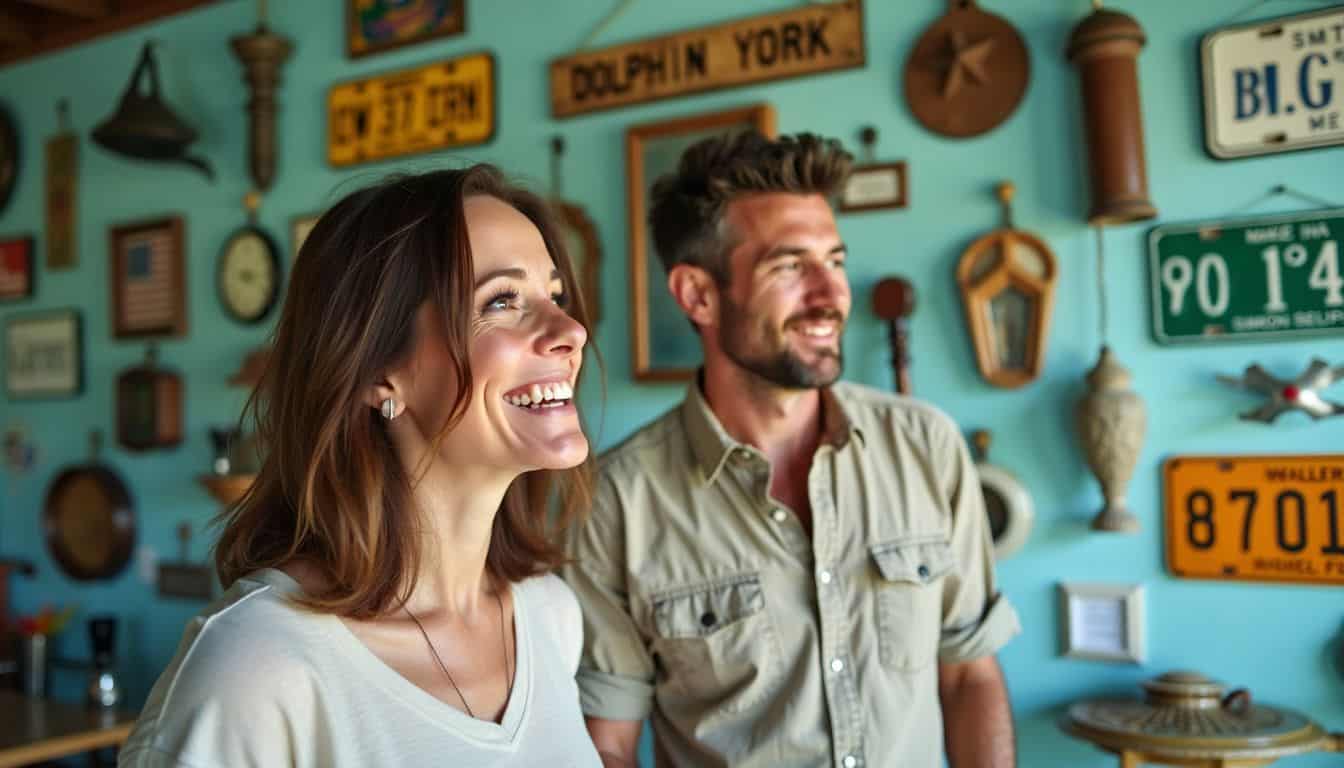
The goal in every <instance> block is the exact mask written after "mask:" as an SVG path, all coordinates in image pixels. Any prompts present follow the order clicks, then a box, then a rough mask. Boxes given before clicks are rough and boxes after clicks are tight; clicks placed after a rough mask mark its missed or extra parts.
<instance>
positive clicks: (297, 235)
mask: <svg viewBox="0 0 1344 768" xmlns="http://www.w3.org/2000/svg"><path fill="white" fill-rule="evenodd" d="M320 218H322V214H320V213H306V214H304V215H302V216H295V217H294V218H292V219H290V220H289V244H290V250H289V261H290V263H291V264H292V263H294V261H295V260H296V259H298V258H299V249H300V248H302V247H303V241H304V240H307V239H308V233H309V232H312V231H313V227H314V226H316V225H317V220H318V219H320Z"/></svg>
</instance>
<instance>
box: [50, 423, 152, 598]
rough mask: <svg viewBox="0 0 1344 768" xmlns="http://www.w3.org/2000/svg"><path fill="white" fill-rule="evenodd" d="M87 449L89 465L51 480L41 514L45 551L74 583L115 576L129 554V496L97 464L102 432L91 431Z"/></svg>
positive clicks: (131, 545) (132, 514)
mask: <svg viewBox="0 0 1344 768" xmlns="http://www.w3.org/2000/svg"><path fill="white" fill-rule="evenodd" d="M89 445H90V448H89V454H90V455H89V463H87V464H82V465H76V466H73V467H68V468H66V469H65V470H64V471H62V472H61V473H60V474H58V475H57V476H56V479H55V480H52V482H51V486H50V487H49V488H48V489H47V499H46V504H45V506H44V507H43V511H42V530H43V532H44V533H45V534H46V539H47V549H48V550H50V552H51V556H52V557H53V558H54V559H55V560H56V563H57V564H58V565H59V566H60V567H61V570H62V571H64V572H65V574H66V575H67V576H69V577H70V578H72V579H75V580H77V581H90V580H94V579H110V578H112V577H113V576H116V575H117V574H118V573H120V572H121V570H122V569H123V568H125V567H126V564H127V563H128V562H130V559H131V552H132V551H133V550H134V549H135V505H134V502H133V501H132V500H131V492H130V491H129V490H128V489H127V488H126V484H125V483H123V482H122V481H121V478H120V477H119V476H118V475H117V473H116V472H115V471H113V470H112V468H111V467H109V466H107V465H106V464H102V463H101V462H100V453H101V451H102V433H100V432H98V431H97V430H94V431H93V432H92V433H91V434H90V436H89Z"/></svg>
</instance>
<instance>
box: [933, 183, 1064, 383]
mask: <svg viewBox="0 0 1344 768" xmlns="http://www.w3.org/2000/svg"><path fill="white" fill-rule="evenodd" d="M996 191H997V194H998V198H999V202H1000V203H1001V204H1002V206H1003V228H1002V229H996V230H994V231H992V232H990V233H989V234H986V235H984V236H982V237H981V238H980V239H978V240H976V241H975V242H974V243H971V245H970V247H968V248H967V249H966V250H965V251H964V252H963V253H962V255H961V259H960V260H959V261H958V262H957V287H958V289H959V290H960V292H961V303H962V307H963V308H964V309H965V312H966V328H967V330H968V331H969V332H970V335H971V342H972V343H973V344H974V345H975V362H976V366H977V367H978V368H979V369H980V375H981V376H983V377H984V379H985V380H986V381H988V382H989V383H990V384H993V385H994V386H996V387H1005V388H1010V389H1011V388H1015V387H1020V386H1022V385H1024V384H1026V383H1028V382H1031V381H1034V380H1035V379H1036V377H1037V376H1040V374H1041V367H1042V365H1044V363H1045V350H1046V344H1047V341H1048V339H1049V335H1050V317H1051V314H1052V312H1053V309H1054V303H1055V283H1056V282H1057V280H1058V279H1059V270H1058V268H1057V267H1056V265H1055V254H1054V252H1053V251H1051V250H1050V247H1049V246H1048V245H1046V244H1045V242H1044V241H1042V240H1041V239H1040V238H1039V237H1036V236H1035V235H1033V234H1031V233H1030V232H1025V231H1023V230H1020V229H1017V228H1016V227H1015V226H1014V224H1013V194H1014V187H1013V185H1012V184H1010V183H1008V182H1006V181H1005V182H1002V183H1000V184H999V185H998V187H997V190H996Z"/></svg>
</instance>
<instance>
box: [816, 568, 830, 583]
mask: <svg viewBox="0 0 1344 768" xmlns="http://www.w3.org/2000/svg"><path fill="white" fill-rule="evenodd" d="M817 578H818V579H820V580H821V583H822V584H830V583H831V572H830V571H822V572H821V573H818V574H817Z"/></svg>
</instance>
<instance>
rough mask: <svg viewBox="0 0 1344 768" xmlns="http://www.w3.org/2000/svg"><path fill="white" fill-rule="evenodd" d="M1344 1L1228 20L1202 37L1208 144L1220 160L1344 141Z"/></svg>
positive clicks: (1328, 145)
mask: <svg viewBox="0 0 1344 768" xmlns="http://www.w3.org/2000/svg"><path fill="white" fill-rule="evenodd" d="M1341 29H1344V7H1339V6H1336V7H1334V8H1327V9H1325V10H1321V11H1314V12H1311V13H1299V14H1296V15H1293V16H1281V17H1279V18H1274V19H1264V20H1261V21H1256V22H1252V23H1249V24H1238V25H1236V26H1230V27H1223V28H1222V29H1217V30H1214V31H1213V32H1210V33H1209V34H1207V35H1205V36H1204V39H1203V40H1202V41H1201V42H1200V45H1199V54H1200V56H1199V58H1200V67H1201V71H1202V74H1203V84H1204V148H1205V149H1206V150H1207V151H1208V153H1209V154H1210V155H1212V156H1213V157H1215V158H1218V159H1220V160H1230V159H1233V158H1239V157H1253V156H1256V155H1268V154H1274V153H1278V152H1288V151H1291V150H1294V149H1311V148H1315V147H1330V146H1335V145H1338V144H1344V115H1342V114H1341V113H1344V109H1342V108H1341V106H1340V96H1341V95H1344V94H1341V93H1340V90H1341V89H1344V37H1341V34H1340V30H1341Z"/></svg>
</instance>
